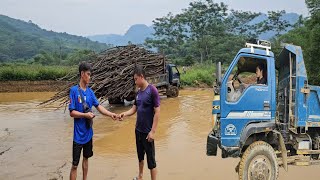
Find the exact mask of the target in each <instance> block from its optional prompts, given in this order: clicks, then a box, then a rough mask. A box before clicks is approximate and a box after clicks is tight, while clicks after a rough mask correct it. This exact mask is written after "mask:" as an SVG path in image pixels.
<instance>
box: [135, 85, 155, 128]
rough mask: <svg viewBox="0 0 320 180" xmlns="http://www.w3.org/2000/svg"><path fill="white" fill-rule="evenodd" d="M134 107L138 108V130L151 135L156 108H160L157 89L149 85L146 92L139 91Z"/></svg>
mask: <svg viewBox="0 0 320 180" xmlns="http://www.w3.org/2000/svg"><path fill="white" fill-rule="evenodd" d="M134 105H136V106H137V122H136V130H137V131H139V132H142V133H149V132H150V131H151V129H152V124H153V117H154V108H155V107H159V106H160V96H159V94H158V90H157V88H156V87H154V86H153V85H150V84H149V85H148V86H147V88H146V89H145V90H144V91H141V90H139V91H138V93H137V96H136V100H135V102H134Z"/></svg>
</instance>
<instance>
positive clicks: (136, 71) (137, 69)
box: [133, 66, 146, 78]
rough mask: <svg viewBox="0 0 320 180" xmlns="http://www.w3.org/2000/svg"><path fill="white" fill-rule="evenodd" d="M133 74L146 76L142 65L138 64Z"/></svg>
mask: <svg viewBox="0 0 320 180" xmlns="http://www.w3.org/2000/svg"><path fill="white" fill-rule="evenodd" d="M133 75H138V76H143V77H144V78H146V72H145V71H144V69H143V68H142V67H141V66H136V67H135V68H134V71H133Z"/></svg>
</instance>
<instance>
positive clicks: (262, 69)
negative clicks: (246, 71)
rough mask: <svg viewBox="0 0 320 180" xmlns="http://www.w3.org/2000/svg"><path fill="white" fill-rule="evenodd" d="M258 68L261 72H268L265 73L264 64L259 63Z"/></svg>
mask: <svg viewBox="0 0 320 180" xmlns="http://www.w3.org/2000/svg"><path fill="white" fill-rule="evenodd" d="M257 68H259V69H260V71H263V72H266V71H265V67H264V64H263V63H259V64H258V66H257Z"/></svg>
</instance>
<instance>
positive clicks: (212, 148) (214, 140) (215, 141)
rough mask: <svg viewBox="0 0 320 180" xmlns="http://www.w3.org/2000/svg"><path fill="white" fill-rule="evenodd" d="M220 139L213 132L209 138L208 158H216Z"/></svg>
mask: <svg viewBox="0 0 320 180" xmlns="http://www.w3.org/2000/svg"><path fill="white" fill-rule="evenodd" d="M219 143H220V139H219V138H218V137H216V136H215V135H214V133H213V132H212V131H211V132H210V133H209V135H208V138H207V156H216V155H217V150H218V145H219Z"/></svg>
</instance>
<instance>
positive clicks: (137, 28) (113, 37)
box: [88, 24, 154, 46]
mask: <svg viewBox="0 0 320 180" xmlns="http://www.w3.org/2000/svg"><path fill="white" fill-rule="evenodd" d="M153 33H154V29H153V28H152V27H148V26H147V25H144V24H136V25H133V26H131V27H130V28H129V30H128V31H127V32H126V33H125V34H124V35H117V34H106V35H93V36H88V38H89V39H91V40H93V41H98V42H101V43H106V44H112V45H115V46H123V45H127V44H128V42H131V43H133V44H143V43H144V41H145V39H146V38H148V37H152V34H153Z"/></svg>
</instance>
